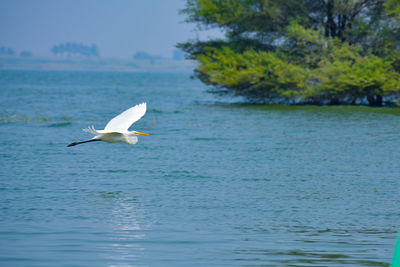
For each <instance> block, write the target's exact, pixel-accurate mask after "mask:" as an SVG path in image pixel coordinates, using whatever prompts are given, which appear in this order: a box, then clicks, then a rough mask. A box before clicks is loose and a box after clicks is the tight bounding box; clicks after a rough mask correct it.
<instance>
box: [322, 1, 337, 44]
mask: <svg viewBox="0 0 400 267" xmlns="http://www.w3.org/2000/svg"><path fill="white" fill-rule="evenodd" d="M333 2H334V0H328V3H327V5H326V17H327V19H326V24H325V36H326V37H335V36H336V24H335V21H334V19H333V12H334V8H335V7H334V3H333Z"/></svg>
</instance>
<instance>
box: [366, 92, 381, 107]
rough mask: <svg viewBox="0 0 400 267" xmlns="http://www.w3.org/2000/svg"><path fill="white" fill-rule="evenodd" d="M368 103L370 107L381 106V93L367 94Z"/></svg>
mask: <svg viewBox="0 0 400 267" xmlns="http://www.w3.org/2000/svg"><path fill="white" fill-rule="evenodd" d="M367 99H368V103H369V105H370V106H372V107H381V106H382V104H383V97H382V96H381V95H368V96H367Z"/></svg>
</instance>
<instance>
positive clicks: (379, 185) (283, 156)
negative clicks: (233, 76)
mask: <svg viewBox="0 0 400 267" xmlns="http://www.w3.org/2000/svg"><path fill="white" fill-rule="evenodd" d="M206 89H207V88H206V87H205V86H204V85H202V84H201V83H200V82H199V81H197V80H193V79H190V75H189V74H176V73H175V74H167V73H96V72H92V73H90V72H62V71H53V72H42V71H1V72H0V112H1V113H0V266H343V265H348V266H389V264H390V262H391V259H392V256H393V251H394V245H395V242H396V238H397V232H398V229H399V228H398V227H399V226H400V220H399V218H400V209H399V208H400V193H399V192H400V109H398V108H369V107H327V106H325V107H307V106H259V105H240V104H235V103H234V101H237V100H235V99H233V100H231V99H230V98H217V97H216V96H214V95H210V94H208V93H206ZM143 101H145V102H147V105H148V112H147V114H146V115H145V116H144V117H143V118H142V119H141V120H140V121H139V122H137V123H136V124H135V125H134V127H133V129H134V130H136V131H140V132H145V133H149V134H150V135H149V136H140V140H139V143H138V144H137V145H135V146H129V145H127V144H123V143H117V144H108V143H102V142H95V143H88V144H82V145H79V146H75V147H67V145H68V144H69V143H71V142H74V141H80V140H86V139H88V138H90V137H91V135H90V134H88V133H85V132H82V130H81V129H83V128H86V127H87V126H89V125H94V126H95V127H96V128H99V129H102V127H104V126H105V124H106V123H107V122H108V121H109V120H110V119H111V118H113V117H114V116H115V115H117V114H119V113H120V112H122V111H124V110H125V109H127V108H129V107H131V106H133V105H135V104H138V103H141V102H143Z"/></svg>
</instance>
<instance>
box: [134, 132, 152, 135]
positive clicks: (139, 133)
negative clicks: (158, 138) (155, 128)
mask: <svg viewBox="0 0 400 267" xmlns="http://www.w3.org/2000/svg"><path fill="white" fill-rule="evenodd" d="M135 134H138V135H149V134H148V133H141V132H135Z"/></svg>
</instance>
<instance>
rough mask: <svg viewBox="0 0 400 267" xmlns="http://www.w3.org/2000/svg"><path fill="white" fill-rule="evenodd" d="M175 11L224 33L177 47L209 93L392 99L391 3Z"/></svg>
mask: <svg viewBox="0 0 400 267" xmlns="http://www.w3.org/2000/svg"><path fill="white" fill-rule="evenodd" d="M182 13H184V14H186V15H187V21H188V22H193V23H197V24H198V26H199V28H200V29H208V28H220V29H221V30H222V31H223V32H225V35H226V38H225V39H223V40H208V41H199V40H195V41H192V42H187V43H182V44H179V45H178V47H180V48H182V49H183V50H184V51H185V52H186V53H187V54H188V55H189V57H191V58H192V59H196V60H197V61H198V62H199V63H200V64H199V66H198V68H196V70H195V72H196V75H197V77H198V78H200V79H201V80H202V81H203V82H205V83H206V84H208V85H213V86H214V88H215V89H214V90H212V91H213V92H216V93H221V92H222V93H233V94H235V95H242V96H245V97H247V98H248V99H250V100H255V101H263V102H277V101H278V102H291V101H292V102H304V103H331V104H339V103H356V101H357V100H358V101H363V99H367V101H368V102H369V104H370V105H381V104H382V102H383V98H384V97H385V98H387V99H393V98H395V97H398V95H399V92H400V86H399V82H398V80H399V72H400V56H399V55H400V53H399V51H400V4H399V1H398V0H388V1H383V0H351V1H342V0H325V1H323V0H288V1H278V0H187V6H186V8H185V9H184V10H183V11H182Z"/></svg>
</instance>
